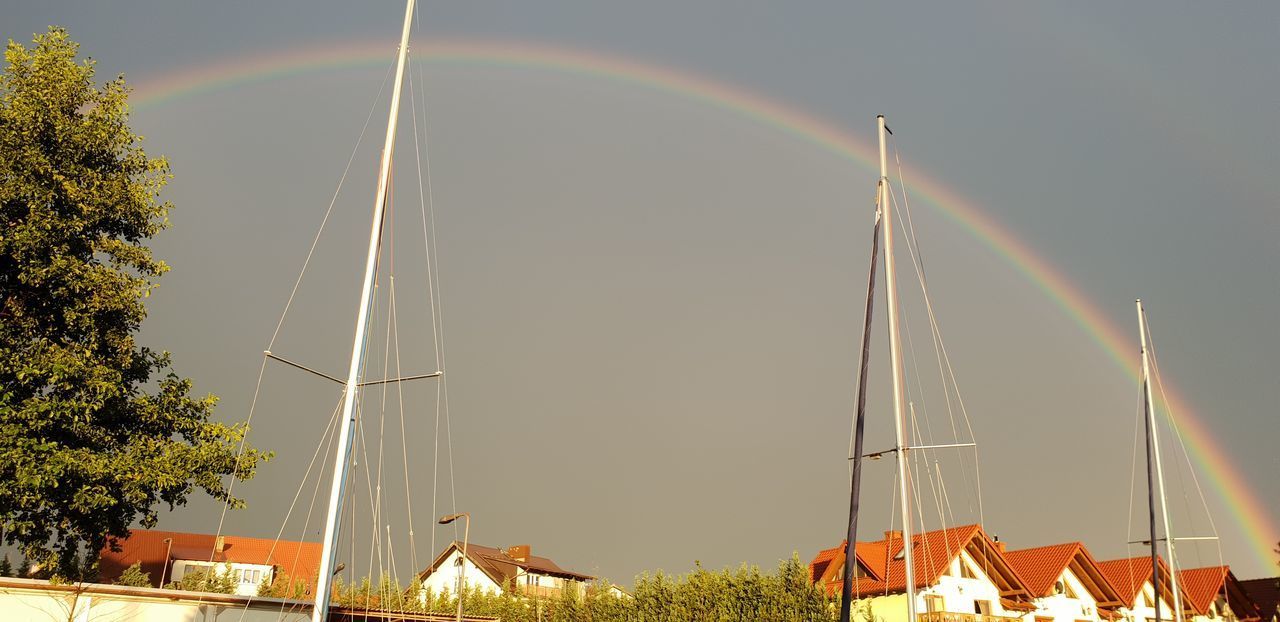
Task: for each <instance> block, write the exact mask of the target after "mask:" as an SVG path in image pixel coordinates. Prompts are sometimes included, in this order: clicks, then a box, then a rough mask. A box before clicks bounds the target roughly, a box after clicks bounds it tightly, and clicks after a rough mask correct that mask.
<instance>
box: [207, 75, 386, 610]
mask: <svg viewBox="0 0 1280 622" xmlns="http://www.w3.org/2000/svg"><path fill="white" fill-rule="evenodd" d="M394 67H395V65H394V64H392V65H391V66H389V67H388V68H387V72H386V74H385V75H384V76H383V78H382V85H381V86H380V87H378V94H377V95H376V96H374V98H373V103H372V104H370V106H369V113H368V114H367V115H366V116H365V120H364V124H363V125H362V126H361V128H360V135H359V136H358V137H357V138H356V144H355V145H354V146H352V148H351V155H350V156H348V157H347V164H346V166H345V167H343V170H342V176H341V177H340V178H339V179H338V187H337V188H335V189H334V191H333V197H332V198H331V199H330V200H329V206H328V208H326V209H325V213H324V218H322V219H321V221H320V228H319V230H318V231H316V235H315V238H313V239H312V241H311V248H310V249H309V250H308V251H307V255H306V258H305V259H304V260H303V262H302V269H301V270H300V271H299V273H298V278H297V280H295V281H294V284H293V289H292V290H291V291H290V293H289V299H288V301H287V302H286V303H285V306H284V310H283V311H282V312H281V313H280V319H279V320H278V321H277V322H276V328H275V330H274V331H272V333H271V339H270V341H268V345H267V350H268V351H269V350H271V348H272V347H274V346H275V342H276V338H277V337H279V335H280V328H281V326H283V325H284V320H285V317H286V316H288V314H289V309H290V307H291V306H292V305H293V300H294V297H295V296H296V295H297V293H298V287H299V285H300V284H301V283H302V278H303V277H304V276H305V275H306V273H307V267H308V265H310V263H311V257H312V255H313V254H314V253H315V249H316V245H317V244H319V242H320V237H321V236H322V235H323V234H324V230H325V226H326V225H327V224H328V222H329V216H330V215H331V214H332V213H333V207H334V205H336V204H337V202H338V196H339V195H341V194H342V186H343V184H344V183H345V182H346V180H347V174H348V173H349V172H350V170H351V163H352V162H354V161H355V157H356V153H357V152H358V151H359V150H360V144H361V143H362V142H364V136H365V133H366V132H367V131H368V129H369V122H370V120H372V119H373V113H374V110H375V109H376V108H377V105H378V101H379V100H381V99H382V93H383V91H384V90H385V89H386V86H387V80H388V79H389V78H390V76H391V73H392V69H393V68H394ZM266 369H267V358H266V356H263V358H262V363H261V365H260V366H259V368H258V380H257V382H256V384H255V386H254V389H253V398H252V399H251V400H250V402H249V412H248V415H247V416H246V417H245V422H244V435H243V436H241V437H240V444H239V447H238V448H237V449H236V459H235V462H234V467H233V468H232V472H231V475H229V476H228V477H227V480H228V481H227V486H226V498H225V499H224V500H223V503H222V511H221V512H220V514H219V516H218V527H217V529H216V530H215V531H214V537H215V538H218V537H221V536H222V528H223V527H224V526H225V525H226V518H227V510H228V509H230V507H231V499H232V492H233V491H234V489H235V484H236V480H237V476H238V475H239V472H240V471H239V469H240V460H241V459H242V458H243V457H244V451H245V448H246V447H247V443H248V440H249V430H250V426H251V425H252V423H253V415H254V413H255V412H257V406H258V398H259V397H260V395H261V393H262V380H263V377H264V375H265V373H266ZM214 555H215V552H214V551H212V550H211V551H210V552H209V562H210V563H212V562H213V558H214ZM203 598H204V596H203V593H202V594H201V596H200V597H198V598H197V600H196V602H197V603H200V602H202V601H203Z"/></svg>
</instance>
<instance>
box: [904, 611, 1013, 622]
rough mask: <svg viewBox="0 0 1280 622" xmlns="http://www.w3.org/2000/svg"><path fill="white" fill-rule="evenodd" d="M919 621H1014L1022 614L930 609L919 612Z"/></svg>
mask: <svg viewBox="0 0 1280 622" xmlns="http://www.w3.org/2000/svg"><path fill="white" fill-rule="evenodd" d="M916 617H917V618H918V619H919V622H1013V621H1014V620H1021V619H1022V616H997V615H990V614H985V613H951V612H950V611H930V612H928V613H921V614H917V615H916Z"/></svg>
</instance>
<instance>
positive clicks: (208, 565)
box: [164, 559, 272, 596]
mask: <svg viewBox="0 0 1280 622" xmlns="http://www.w3.org/2000/svg"><path fill="white" fill-rule="evenodd" d="M209 569H212V570H213V573H214V574H215V575H223V574H226V573H228V572H231V573H236V572H239V573H241V574H243V573H244V572H245V571H249V572H253V571H255V570H256V571H258V580H257V581H256V582H252V581H249V582H246V581H240V582H238V583H237V584H236V591H235V593H236V594H239V595H240V596H257V595H258V586H259V585H261V584H262V583H271V571H272V567H271V566H267V565H263V564H229V563H226V562H197V561H189V560H184V559H175V560H173V567H172V568H170V569H169V575H168V576H166V577H165V580H164V581H165V583H169V582H170V581H177V580H179V579H181V578H183V577H185V576H187V574H188V573H191V572H205V571H208V570H209Z"/></svg>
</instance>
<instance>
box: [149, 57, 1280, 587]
mask: <svg viewBox="0 0 1280 622" xmlns="http://www.w3.org/2000/svg"><path fill="white" fill-rule="evenodd" d="M412 52H413V56H414V58H415V59H416V60H417V61H419V62H424V61H425V62H430V63H450V64H471V65H476V64H479V65H492V66H502V67H514V68H528V69H533V70H540V71H555V72H560V73H567V74H573V75H579V76H585V77H589V78H594V79H604V80H610V81H614V82H620V83H625V84H629V85H634V86H638V87H643V88H646V89H650V90H655V91H661V92H665V93H671V94H674V95H678V96H680V97H683V98H686V99H690V100H694V101H698V102H702V103H704V104H706V105H709V106H713V107H716V108H721V109H725V110H729V111H732V112H734V113H736V114H738V115H740V116H742V117H744V118H747V119H750V120H752V121H755V122H757V123H760V124H762V125H766V126H769V127H773V128H776V129H778V130H780V131H782V132H785V133H787V134H789V135H792V136H794V137H796V138H798V139H800V140H803V141H805V142H808V143H811V144H813V145H815V146H817V147H820V148H822V149H825V150H827V151H830V152H832V153H835V154H837V155H840V156H842V157H845V158H848V159H849V160H852V161H854V162H856V163H858V164H859V165H862V166H863V167H865V168H866V169H868V170H871V171H875V170H876V167H877V166H878V164H874V163H876V162H878V160H877V159H876V158H877V156H876V153H875V152H874V151H873V149H872V147H871V146H870V145H869V144H865V143H862V142H859V141H857V140H855V139H854V138H852V137H851V136H849V135H848V134H846V133H845V132H844V131H843V130H842V129H840V128H838V127H836V126H835V125H833V124H831V123H829V122H826V121H823V120H821V119H819V118H817V117H815V116H812V115H809V114H807V113H804V112H801V111H799V110H796V109H795V108H792V107H789V106H787V105H784V104H782V103H780V102H777V101H773V100H770V99H767V98H765V97H763V96H760V95H757V94H754V93H750V92H747V91H744V90H742V89H739V88H736V87H733V86H729V85H727V84H723V83H719V82H715V81H713V80H710V79H707V78H704V77H701V76H696V75H693V74H690V73H685V72H682V71H677V70H674V69H670V68H666V67H660V66H656V65H650V64H645V63H641V62H637V61H634V60H629V59H626V58H619V57H616V56H608V55H603V54H600V53H598V52H595V51H586V50H574V49H568V48H561V47H550V46H546V45H539V44H533V43H527V42H519V41H510V40H485V39H440V40H433V41H431V42H429V43H425V44H418V45H416V46H415V49H413V50H412ZM394 53H395V46H394V44H388V43H387V42H384V41H378V42H360V43H355V44H351V43H347V44H342V45H336V46H331V45H326V46H324V47H302V48H295V49H290V50H286V51H281V52H274V53H270V54H266V55H256V56H245V57H241V58H233V59H226V60H221V61H217V62H213V63H210V64H208V65H204V66H199V67H193V68H184V69H182V70H180V71H174V72H171V73H167V74H164V75H159V76H155V77H151V78H149V79H148V78H144V79H143V80H140V81H139V82H138V83H137V84H136V85H135V90H134V94H133V97H132V104H133V107H134V109H135V110H141V109H145V108H149V107H154V106H158V105H161V104H163V103H166V102H170V101H173V100H175V99H179V98H187V97H192V96H195V95H198V94H201V93H207V92H211V91H217V90H222V89H227V88H232V87H237V86H242V85H245V84H252V83H255V82H265V81H268V80H272V79H275V78H280V77H286V76H292V75H297V74H303V73H314V72H325V71H333V70H336V69H343V68H356V67H376V66H383V65H386V64H387V63H389V59H390V58H392V57H393V55H394ZM907 179H908V180H909V181H910V182H911V183H910V184H909V187H910V188H911V189H912V190H911V192H912V194H913V196H915V197H917V198H923V199H924V200H925V201H927V202H928V203H929V204H930V205H931V206H932V207H934V208H936V209H937V211H938V212H939V213H941V214H943V215H944V216H945V217H947V218H948V219H949V220H951V221H952V222H954V223H956V224H957V225H959V226H960V227H961V228H962V229H963V230H965V231H966V232H968V233H969V234H970V235H972V236H973V237H974V238H976V239H977V240H979V241H980V242H981V243H982V244H983V245H985V246H987V247H989V248H990V249H991V250H992V251H994V252H995V253H996V254H997V255H998V256H1000V257H1001V258H1002V259H1003V260H1004V261H1006V262H1007V263H1008V264H1009V265H1010V266H1012V267H1013V268H1014V269H1015V270H1016V271H1017V272H1019V273H1020V274H1022V276H1024V277H1026V279H1027V280H1028V281H1029V282H1030V283H1031V284H1033V285H1034V286H1035V287H1036V288H1037V289H1039V290H1040V291H1041V292H1043V293H1044V294H1045V295H1046V296H1047V297H1048V298H1049V299H1050V300H1052V301H1053V303H1054V304H1055V305H1057V306H1058V307H1059V308H1060V309H1062V310H1063V311H1064V312H1065V313H1066V314H1067V315H1068V316H1069V317H1070V318H1071V319H1072V320H1073V321H1074V322H1075V323H1076V324H1077V325H1078V326H1079V327H1080V328H1081V330H1083V331H1084V332H1085V334H1087V335H1089V336H1090V337H1091V338H1092V339H1093V340H1094V341H1095V342H1096V343H1097V344H1098V345H1099V346H1101V347H1102V349H1103V351H1105V352H1106V353H1107V354H1108V355H1109V356H1110V357H1111V359H1112V361H1114V362H1115V363H1116V365H1117V366H1118V367H1119V368H1120V369H1121V370H1122V371H1123V372H1124V373H1126V374H1129V375H1130V376H1131V377H1132V378H1133V381H1134V383H1135V387H1136V386H1137V376H1136V374H1137V371H1136V370H1137V364H1136V361H1137V356H1138V354H1137V344H1136V338H1135V337H1134V336H1133V335H1132V334H1129V333H1132V332H1135V331H1128V332H1126V331H1122V330H1120V329H1119V328H1117V326H1116V325H1115V324H1114V323H1113V322H1111V321H1110V320H1109V319H1108V318H1107V317H1106V315H1104V314H1103V313H1102V312H1101V310H1100V309H1099V307H1098V306H1097V305H1095V304H1094V303H1093V302H1092V301H1090V300H1089V298H1088V297H1086V296H1085V295H1084V293H1083V292H1081V291H1080V289H1079V288H1078V287H1076V286H1075V285H1074V284H1073V283H1072V282H1071V281H1070V280H1069V279H1068V278H1067V277H1066V275H1064V274H1063V273H1062V272H1061V271H1059V270H1056V269H1054V268H1053V267H1052V266H1050V265H1049V263H1048V262H1047V261H1045V260H1044V259H1043V258H1041V257H1039V256H1038V255H1036V254H1035V253H1034V252H1033V251H1032V250H1031V249H1030V248H1029V247H1028V246H1027V245H1026V244H1025V243H1023V242H1022V241H1021V240H1019V239H1018V238H1017V237H1016V236H1015V235H1014V234H1013V233H1012V232H1010V231H1009V230H1008V229H1006V228H1004V227H1003V226H1001V225H1000V224H999V223H998V222H996V221H995V220H993V219H991V218H990V217H988V216H987V215H985V214H984V213H982V212H981V211H980V210H979V209H978V208H977V207H975V206H974V205H972V204H970V203H969V202H968V201H966V200H965V199H963V198H962V197H960V196H959V195H957V194H956V193H955V192H953V191H951V190H949V189H948V188H946V187H945V186H943V185H942V184H940V183H938V182H936V181H934V180H931V179H929V178H928V177H926V176H925V175H922V174H921V173H920V172H918V171H908V175H907ZM1165 389H1166V392H1167V395H1168V401H1169V404H1168V407H1169V409H1171V410H1172V412H1176V413H1178V421H1177V425H1178V427H1179V429H1180V430H1181V433H1182V435H1183V438H1184V439H1185V440H1186V441H1187V446H1188V450H1189V453H1190V455H1191V456H1192V458H1193V459H1194V460H1195V461H1196V462H1197V463H1198V467H1199V469H1200V470H1201V472H1203V473H1205V474H1207V475H1208V476H1209V480H1210V482H1211V484H1212V485H1211V488H1213V489H1214V490H1216V491H1217V494H1218V495H1219V496H1220V497H1221V499H1222V500H1223V501H1224V502H1225V507H1226V508H1227V509H1228V510H1229V512H1230V514H1231V518H1232V520H1233V521H1235V522H1236V523H1237V524H1238V525H1239V526H1240V528H1241V529H1242V530H1243V532H1244V534H1245V537H1246V539H1247V540H1248V544H1249V547H1250V548H1251V549H1253V550H1254V551H1256V553H1257V555H1258V558H1257V562H1258V563H1259V564H1260V567H1261V568H1268V569H1273V568H1274V560H1273V559H1272V558H1271V554H1270V551H1271V548H1272V545H1273V544H1274V543H1276V542H1277V541H1278V540H1280V537H1278V536H1277V531H1276V530H1275V529H1274V528H1273V527H1272V525H1274V524H1275V523H1274V522H1273V521H1271V520H1269V518H1268V516H1267V514H1266V512H1265V511H1264V509H1263V507H1262V504H1261V502H1260V501H1259V500H1258V499H1257V497H1256V495H1254V494H1253V492H1252V491H1251V490H1250V489H1249V487H1248V486H1247V484H1246V480H1245V478H1244V477H1243V476H1242V475H1241V474H1240V472H1239V470H1238V469H1237V467H1236V466H1235V465H1234V463H1233V461H1232V460H1231V458H1230V457H1229V456H1228V454H1227V453H1226V451H1224V450H1223V448H1222V446H1221V445H1220V444H1219V443H1218V442H1216V441H1215V440H1214V438H1213V435H1212V434H1211V433H1210V431H1209V428H1208V422H1207V419H1206V418H1205V417H1203V416H1201V415H1197V414H1196V413H1195V412H1194V410H1193V409H1192V408H1191V406H1190V403H1189V402H1188V401H1187V400H1186V399H1185V398H1184V397H1183V396H1182V394H1181V392H1180V391H1178V390H1177V389H1176V388H1175V387H1173V386H1172V385H1171V384H1166V385H1165ZM1169 409H1166V410H1169Z"/></svg>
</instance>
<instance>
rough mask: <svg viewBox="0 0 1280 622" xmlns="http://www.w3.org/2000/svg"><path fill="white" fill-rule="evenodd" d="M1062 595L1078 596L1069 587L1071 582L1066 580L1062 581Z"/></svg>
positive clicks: (1068, 596)
mask: <svg viewBox="0 0 1280 622" xmlns="http://www.w3.org/2000/svg"><path fill="white" fill-rule="evenodd" d="M1062 595H1063V596H1066V597H1067V598H1080V597H1079V596H1077V595H1076V591H1075V590H1073V589H1071V584H1070V583H1068V582H1066V581H1063V582H1062Z"/></svg>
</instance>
